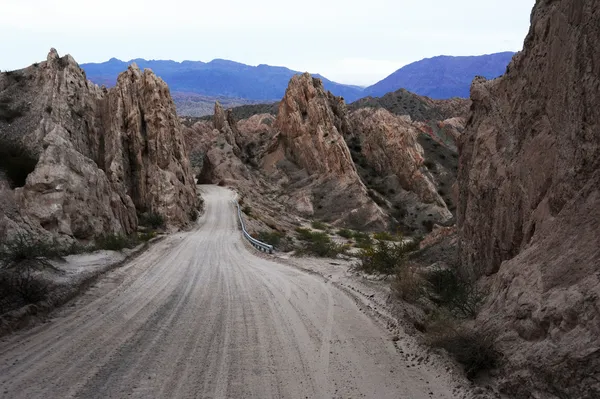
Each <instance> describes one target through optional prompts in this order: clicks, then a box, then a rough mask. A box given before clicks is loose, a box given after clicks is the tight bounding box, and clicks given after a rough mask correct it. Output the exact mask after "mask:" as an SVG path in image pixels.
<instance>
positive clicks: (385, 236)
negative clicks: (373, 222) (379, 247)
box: [373, 231, 402, 241]
mask: <svg viewBox="0 0 600 399" xmlns="http://www.w3.org/2000/svg"><path fill="white" fill-rule="evenodd" d="M373 238H375V239H376V240H380V241H399V240H400V239H401V238H402V237H398V236H395V235H392V234H390V233H388V232H387V231H382V232H379V233H375V234H373Z"/></svg>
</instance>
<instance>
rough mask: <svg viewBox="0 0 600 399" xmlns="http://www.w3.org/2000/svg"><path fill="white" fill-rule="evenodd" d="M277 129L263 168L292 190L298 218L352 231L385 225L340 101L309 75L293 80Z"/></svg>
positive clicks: (296, 77) (282, 105)
mask: <svg viewBox="0 0 600 399" xmlns="http://www.w3.org/2000/svg"><path fill="white" fill-rule="evenodd" d="M274 127H275V129H276V130H277V131H278V132H279V134H278V135H277V136H276V137H275V138H274V139H273V142H272V145H271V147H270V149H269V151H268V154H266V155H265V156H264V158H263V161H262V164H261V167H262V169H263V170H265V171H266V172H267V173H269V174H271V176H272V177H274V178H279V179H280V184H281V185H283V186H284V187H287V188H289V190H287V191H288V192H290V193H291V194H290V197H289V199H288V202H291V203H294V204H296V205H297V206H296V209H297V210H298V211H299V212H300V213H303V214H304V215H305V216H314V217H317V218H321V219H325V220H327V221H330V222H333V223H338V224H346V225H353V226H354V227H361V228H382V227H384V226H385V224H386V222H385V218H384V214H383V212H382V211H381V209H380V208H379V207H378V206H377V205H376V204H375V203H374V202H373V200H372V199H371V198H370V197H369V195H368V192H367V189H366V187H365V186H364V184H363V183H362V182H361V180H360V177H359V176H358V173H357V171H356V167H355V166H354V163H353V161H352V157H351V155H350V151H349V149H348V146H347V145H346V142H345V141H344V137H343V134H344V132H347V131H349V129H350V121H349V119H348V114H347V110H346V106H345V104H344V101H343V100H342V99H341V98H338V97H335V96H333V95H332V94H331V93H329V92H327V91H325V90H324V88H323V84H322V82H321V81H320V80H319V79H316V78H313V77H312V76H310V75H309V74H308V73H305V74H303V75H297V76H294V77H293V78H292V79H291V80H290V83H289V86H288V89H287V90H286V93H285V96H284V98H283V100H282V101H281V103H280V105H279V113H278V114H277V118H276V120H275V124H274ZM292 190H293V193H292Z"/></svg>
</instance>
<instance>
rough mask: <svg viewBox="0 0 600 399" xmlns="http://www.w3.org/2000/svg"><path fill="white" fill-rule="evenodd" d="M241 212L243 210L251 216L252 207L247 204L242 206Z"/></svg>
mask: <svg viewBox="0 0 600 399" xmlns="http://www.w3.org/2000/svg"><path fill="white" fill-rule="evenodd" d="M242 212H244V213H245V214H246V215H248V216H252V208H250V207H249V206H248V205H246V206H244V207H243V208H242Z"/></svg>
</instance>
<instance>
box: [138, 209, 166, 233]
mask: <svg viewBox="0 0 600 399" xmlns="http://www.w3.org/2000/svg"><path fill="white" fill-rule="evenodd" d="M138 220H139V224H140V225H142V226H146V227H150V228H152V229H163V228H164V227H165V218H164V217H163V216H162V215H160V214H158V213H155V212H146V213H143V214H141V215H139V216H138Z"/></svg>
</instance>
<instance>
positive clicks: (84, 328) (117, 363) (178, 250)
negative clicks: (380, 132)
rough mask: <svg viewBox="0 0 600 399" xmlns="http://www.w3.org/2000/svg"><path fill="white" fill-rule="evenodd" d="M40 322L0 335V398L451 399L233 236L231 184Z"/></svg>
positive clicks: (326, 299)
mask: <svg viewBox="0 0 600 399" xmlns="http://www.w3.org/2000/svg"><path fill="white" fill-rule="evenodd" d="M202 190H203V192H204V193H203V196H204V198H205V201H206V214H205V215H204V216H203V218H202V219H201V220H200V222H199V223H200V227H199V228H198V229H197V230H195V231H192V232H188V233H180V234H176V235H173V236H170V237H168V238H167V239H165V240H163V241H162V242H160V243H158V244H156V245H154V246H153V247H152V248H151V249H150V250H148V251H147V252H145V253H144V254H143V255H141V256H140V257H138V258H137V259H135V260H134V261H132V262H131V263H130V264H128V265H127V266H124V267H123V268H121V269H119V270H117V271H114V272H112V273H110V274H109V275H107V276H106V277H105V278H103V280H102V281H101V282H100V283H98V284H97V286H96V287H95V288H93V289H92V290H91V291H90V292H88V293H87V294H85V295H83V296H82V297H81V298H79V299H78V300H77V302H76V303H73V304H72V305H71V306H67V307H66V308H64V309H62V310H61V311H59V312H58V313H57V314H56V315H55V316H54V319H53V320H52V321H51V322H49V323H46V324H43V325H40V326H38V327H36V328H34V329H31V330H28V331H24V332H21V333H17V334H14V335H12V336H9V337H7V338H4V340H3V341H2V342H0V397H4V398H28V399H31V398H109V397H110V398H260V399H264V398H410V399H416V398H451V397H454V396H453V395H452V385H451V381H450V378H449V377H448V376H447V375H441V376H438V375H439V374H440V373H439V371H438V370H428V369H425V368H420V369H416V368H414V367H413V368H411V367H409V365H408V364H407V363H405V362H404V361H403V360H402V357H401V356H399V354H398V352H397V349H396V347H395V345H394V342H393V341H392V340H391V338H392V337H391V336H390V335H389V334H388V333H387V332H386V331H385V330H384V329H383V328H382V327H380V326H379V325H378V324H377V323H375V322H374V321H372V320H371V319H370V318H369V317H367V316H366V315H364V314H363V313H361V312H360V310H359V308H358V307H357V305H356V304H355V303H354V302H353V301H352V300H351V298H350V297H348V296H347V295H346V294H345V293H343V292H341V291H339V290H338V289H336V288H335V287H333V286H332V285H331V284H328V283H327V282H326V281H324V280H323V279H322V278H320V277H319V276H315V275H311V274H306V273H304V272H301V271H299V270H297V269H294V268H291V267H286V266H283V265H280V264H278V263H274V262H271V261H268V260H264V259H261V258H259V257H256V256H254V255H253V253H252V250H249V249H248V248H247V247H246V246H245V245H244V243H243V241H242V238H241V233H240V232H239V230H238V228H237V224H236V219H235V218H236V215H235V212H234V208H233V206H232V204H231V202H230V201H231V199H232V193H231V191H229V190H227V189H224V188H221V187H212V186H204V187H203V188H202Z"/></svg>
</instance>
